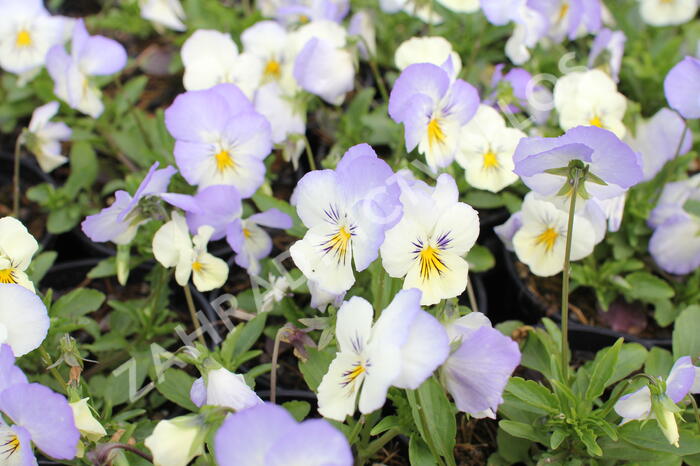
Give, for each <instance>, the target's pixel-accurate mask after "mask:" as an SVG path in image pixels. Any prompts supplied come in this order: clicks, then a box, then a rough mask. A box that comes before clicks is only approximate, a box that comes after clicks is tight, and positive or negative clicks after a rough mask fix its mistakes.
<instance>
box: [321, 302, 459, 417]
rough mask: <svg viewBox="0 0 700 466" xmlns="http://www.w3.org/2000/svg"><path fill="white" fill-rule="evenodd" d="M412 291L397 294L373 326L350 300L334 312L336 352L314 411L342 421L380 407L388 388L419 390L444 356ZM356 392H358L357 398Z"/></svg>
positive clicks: (441, 339)
mask: <svg viewBox="0 0 700 466" xmlns="http://www.w3.org/2000/svg"><path fill="white" fill-rule="evenodd" d="M420 300H421V293H420V291H419V290H417V289H411V290H403V291H399V292H398V293H397V294H396V296H395V297H394V299H393V300H392V302H391V304H389V306H388V307H387V308H386V309H384V310H383V311H382V313H381V315H380V317H379V319H377V322H376V323H374V325H372V320H373V314H374V310H373V309H372V305H371V304H370V303H368V302H367V301H365V300H364V299H363V298H360V297H357V296H355V297H352V298H350V300H348V301H346V302H344V303H343V305H342V306H341V307H340V309H339V310H338V320H337V322H336V330H335V332H336V339H337V341H338V353H336V357H335V359H334V360H333V362H331V365H330V367H329V368H328V372H327V373H326V375H324V376H323V379H322V380H321V384H320V385H319V387H318V411H319V413H321V414H322V415H323V416H324V417H327V418H329V419H335V420H337V421H344V420H345V417H346V416H351V415H352V414H353V413H354V412H355V404H356V400H357V398H358V397H359V410H360V412H361V413H363V414H368V413H371V412H372V411H375V410H377V409H379V408H381V407H382V406H383V405H384V402H385V401H386V394H387V390H389V387H391V386H395V387H399V388H407V389H416V388H418V387H419V386H420V385H421V384H422V383H423V382H424V381H425V379H427V378H428V377H430V375H431V374H432V373H433V371H434V370H435V369H437V368H438V367H439V366H440V364H442V363H443V362H444V361H445V358H447V355H448V354H449V342H448V339H447V333H446V332H445V329H444V328H443V327H442V325H441V324H440V323H439V322H438V321H437V319H435V317H433V316H432V315H430V314H428V313H427V312H425V311H424V310H422V309H421V307H420ZM360 392H361V393H360Z"/></svg>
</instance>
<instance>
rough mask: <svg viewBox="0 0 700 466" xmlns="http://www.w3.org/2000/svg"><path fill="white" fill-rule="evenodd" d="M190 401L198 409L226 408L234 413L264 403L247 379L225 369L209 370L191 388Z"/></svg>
mask: <svg viewBox="0 0 700 466" xmlns="http://www.w3.org/2000/svg"><path fill="white" fill-rule="evenodd" d="M190 399H191V400H192V403H194V404H195V405H196V406H198V407H202V406H204V405H210V406H224V407H227V408H231V409H232V410H234V411H241V410H243V409H246V408H251V407H253V406H256V405H259V404H262V403H263V401H262V400H261V399H260V397H258V395H256V394H255V392H254V391H253V390H252V389H251V388H250V387H249V386H248V384H246V382H245V377H243V376H242V375H241V374H235V373H233V372H231V371H229V370H227V369H225V368H223V367H219V368H217V369H212V370H207V371H206V374H204V376H203V377H200V378H198V379H197V380H195V381H194V383H193V384H192V387H191V388H190Z"/></svg>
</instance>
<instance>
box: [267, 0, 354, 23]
mask: <svg viewBox="0 0 700 466" xmlns="http://www.w3.org/2000/svg"><path fill="white" fill-rule="evenodd" d="M261 3H276V5H274V8H273V9H272V10H273V11H271V14H270V15H269V16H274V17H276V18H277V19H278V20H279V21H281V22H282V23H284V24H285V25H292V24H294V23H297V24H302V25H303V24H308V23H313V22H317V21H332V22H335V23H340V22H341V21H342V20H343V18H345V16H346V15H347V14H348V11H350V0H265V1H263V2H261Z"/></svg>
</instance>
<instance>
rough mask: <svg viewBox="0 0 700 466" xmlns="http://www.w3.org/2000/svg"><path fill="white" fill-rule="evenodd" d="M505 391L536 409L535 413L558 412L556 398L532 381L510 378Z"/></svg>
mask: <svg viewBox="0 0 700 466" xmlns="http://www.w3.org/2000/svg"><path fill="white" fill-rule="evenodd" d="M506 391H507V392H508V393H510V394H511V395H513V396H514V397H516V398H517V399H519V400H520V401H522V402H523V403H525V404H527V405H529V406H531V407H532V408H536V412H540V413H542V414H546V413H557V412H558V411H559V403H558V401H557V398H556V396H554V394H553V393H552V392H551V391H549V389H548V388H547V387H545V386H544V385H542V384H540V383H537V382H535V381H534V380H525V379H522V378H520V377H511V379H510V381H508V385H506Z"/></svg>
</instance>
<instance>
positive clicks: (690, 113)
mask: <svg viewBox="0 0 700 466" xmlns="http://www.w3.org/2000/svg"><path fill="white" fill-rule="evenodd" d="M664 91H665V92H666V100H668V104H669V105H670V106H671V108H672V109H674V110H676V111H678V113H680V114H681V115H683V117H685V118H700V101H699V99H698V98H697V97H698V93H699V92H700V59H697V58H695V57H685V58H684V59H683V60H682V61H681V62H680V63H678V64H677V65H676V66H674V67H673V68H671V71H669V72H668V74H667V75H666V79H665V80H664Z"/></svg>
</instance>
